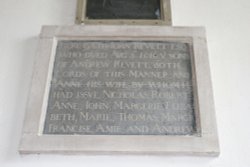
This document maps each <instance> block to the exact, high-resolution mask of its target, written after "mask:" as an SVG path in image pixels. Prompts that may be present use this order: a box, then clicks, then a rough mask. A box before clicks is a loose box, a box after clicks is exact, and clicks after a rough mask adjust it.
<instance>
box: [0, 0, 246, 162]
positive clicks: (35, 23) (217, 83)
mask: <svg viewBox="0 0 250 167" xmlns="http://www.w3.org/2000/svg"><path fill="white" fill-rule="evenodd" d="M75 4H76V0H39V1H38V0H0V167H6V166H13V167H29V166H32V167H33V166H36V167H42V166H46V167H50V166H53V167H54V166H60V167H64V166H69V165H70V166H93V167H96V166H114V167H117V166H119V167H123V166H124V167H125V166H126V167H127V166H129V167H133V166H134V167H149V166H157V167H166V166H169V167H189V166H190V167H191V166H192V167H201V166H202V167H249V166H250V1H249V0H237V1H235V0H172V10H173V23H174V25H178V26H179V25H181V26H205V27H206V29H207V38H208V48H209V54H210V56H209V58H210V65H211V72H212V81H213V87H214V97H215V107H216V114H217V122H218V129H219V138H220V145H221V155H220V157H218V158H205V157H173V156H172V157H152V156H59V155H29V156H20V155H19V154H18V152H17V147H18V143H19V139H20V135H21V129H22V124H23V118H24V115H25V106H26V102H27V95H28V91H29V87H30V82H31V74H32V67H33V61H34V56H35V50H36V47H37V37H38V34H39V32H40V28H41V26H42V25H68V24H73V23H74V15H75Z"/></svg>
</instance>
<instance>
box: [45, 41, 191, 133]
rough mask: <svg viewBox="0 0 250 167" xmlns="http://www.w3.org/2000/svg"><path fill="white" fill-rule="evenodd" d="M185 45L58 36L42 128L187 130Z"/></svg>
mask: <svg viewBox="0 0 250 167" xmlns="http://www.w3.org/2000/svg"><path fill="white" fill-rule="evenodd" d="M191 54H192V52H191V46H190V45H189V44H187V43H181V42H163V41H160V42H157V41H152V42H150V41H143V42H142V41H59V42H58V46H57V49H56V56H55V62H54V69H53V74H52V81H51V87H50V93H49V100H48V106H47V114H46V118H45V124H44V130H43V133H44V134H68V135H69V134H79V135H193V134H194V133H196V124H195V114H194V106H193V91H192V90H193V89H192V85H193V83H192V72H191V71H192V70H191V56H192V55H191Z"/></svg>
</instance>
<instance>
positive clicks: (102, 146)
mask: <svg viewBox="0 0 250 167" xmlns="http://www.w3.org/2000/svg"><path fill="white" fill-rule="evenodd" d="M72 39H74V40H110V39H112V40H116V39H117V40H137V41H138V40H145V41H149V40H157V41H160V40H163V41H164V40H167V41H183V42H188V43H190V44H191V46H192V47H193V55H194V56H192V58H191V60H192V72H193V76H194V77H193V80H194V81H195V82H194V83H195V84H194V86H193V87H194V88H193V89H194V99H195V115H196V121H197V122H196V123H197V127H198V132H199V135H193V136H153V135H145V136H144V135H143V136H141V135H140V136H139V135H138V136H137V135H44V134H42V133H41V127H43V120H44V115H45V112H46V110H45V109H46V101H47V98H48V91H49V81H50V77H51V73H52V70H53V61H54V55H55V49H56V45H57V41H58V40H72ZM19 152H20V153H21V154H31V153H59V154H142V155H151V154H152V155H158V154H159V155H168V154H170V155H176V154H178V155H179V154H181V155H209V156H218V155H219V143H218V136H217V127H216V120H215V111H214V102H213V93H212V85H211V79H210V70H209V61H208V52H207V43H206V35H205V30H204V28H202V27H161V26H92V25H86V26H45V27H43V29H42V32H41V35H40V40H39V48H38V52H37V57H36V63H35V67H34V72H33V79H32V87H31V91H30V96H29V101H28V104H27V113H26V118H25V122H24V128H23V134H22V138H21V142H20V148H19Z"/></svg>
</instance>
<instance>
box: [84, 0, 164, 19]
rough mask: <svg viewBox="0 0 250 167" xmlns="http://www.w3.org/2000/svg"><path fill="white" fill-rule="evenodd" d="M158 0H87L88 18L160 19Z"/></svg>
mask: <svg viewBox="0 0 250 167" xmlns="http://www.w3.org/2000/svg"><path fill="white" fill-rule="evenodd" d="M160 10H161V6H160V0H89V1H87V15H86V16H87V17H88V18H89V19H160V17H161V11H160Z"/></svg>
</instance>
